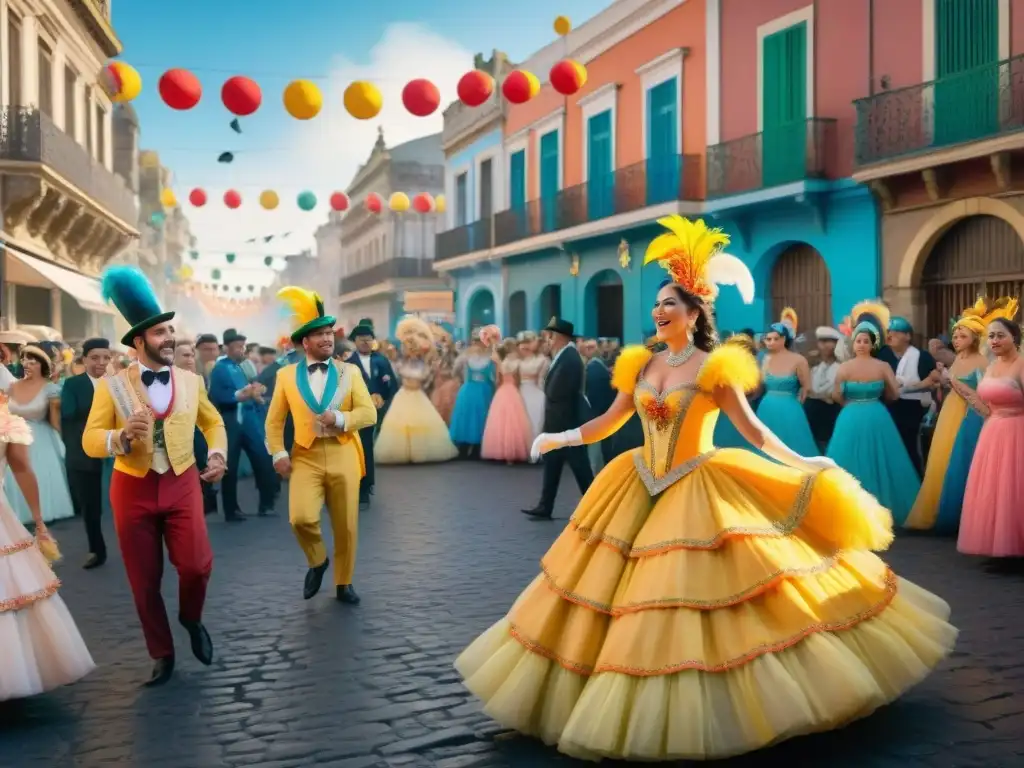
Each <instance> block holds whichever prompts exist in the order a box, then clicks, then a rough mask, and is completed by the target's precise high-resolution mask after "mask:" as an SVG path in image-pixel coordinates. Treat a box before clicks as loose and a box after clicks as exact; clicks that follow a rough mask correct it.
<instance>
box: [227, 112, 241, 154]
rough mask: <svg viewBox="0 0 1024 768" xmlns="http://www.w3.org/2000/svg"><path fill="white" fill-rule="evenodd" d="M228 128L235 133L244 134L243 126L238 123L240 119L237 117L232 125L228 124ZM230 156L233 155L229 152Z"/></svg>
mask: <svg viewBox="0 0 1024 768" xmlns="http://www.w3.org/2000/svg"><path fill="white" fill-rule="evenodd" d="M228 126H229V127H230V128H231V130H232V131H234V132H235V133H241V132H242V124H241V123H240V122H238V118H237V117H236V118H235V119H234V120H232V121H231V122H230V123H228ZM228 154H231V153H230V152H229V153H228Z"/></svg>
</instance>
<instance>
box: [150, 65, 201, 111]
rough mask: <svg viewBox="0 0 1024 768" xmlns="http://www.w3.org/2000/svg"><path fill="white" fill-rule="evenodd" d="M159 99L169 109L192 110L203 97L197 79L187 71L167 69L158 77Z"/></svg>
mask: <svg viewBox="0 0 1024 768" xmlns="http://www.w3.org/2000/svg"><path fill="white" fill-rule="evenodd" d="M157 90H159V91H160V98H161V99H163V100H164V104H166V105H167V106H168V107H170V108H171V109H178V110H186V109H192V107H194V106H195V105H196V104H198V103H199V100H200V99H201V98H202V97H203V86H202V83H200V82H199V78H197V77H196V76H195V75H193V74H192V73H191V72H189V71H188V70H187V69H169V70H167V71H166V72H164V73H163V74H162V75H161V76H160V82H159V83H157Z"/></svg>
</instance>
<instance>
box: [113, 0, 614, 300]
mask: <svg viewBox="0 0 1024 768" xmlns="http://www.w3.org/2000/svg"><path fill="white" fill-rule="evenodd" d="M610 1H611V0H559V2H558V4H557V5H556V4H552V3H550V2H547V1H546V0H515V2H506V1H499V2H480V3H466V2H457V1H456V0H428V1H427V2H415V3H414V2H409V0H392V2H356V1H355V0H301V1H298V2H296V1H293V2H287V1H286V0H218V2H210V0H175V2H165V3H155V2H145V1H142V0H121V1H120V2H115V3H114V4H113V15H114V19H113V21H114V26H115V28H116V30H117V32H118V35H119V36H120V37H121V39H122V41H123V43H124V53H123V54H122V56H121V57H120V58H122V59H123V60H124V61H126V62H127V63H129V64H132V65H133V66H134V67H136V69H138V70H139V73H140V74H141V75H142V79H143V92H142V95H141V96H140V97H139V98H138V99H137V100H136V102H135V104H134V106H135V108H136V110H137V111H138V114H139V121H140V125H141V131H142V138H141V142H142V146H143V147H144V148H146V149H154V150H157V151H158V152H159V153H160V156H161V160H162V162H163V164H164V165H165V166H167V167H169V168H170V169H171V170H172V171H173V172H174V175H175V181H174V190H175V192H176V194H177V197H178V199H179V202H180V203H181V204H182V205H183V207H184V211H185V213H186V214H187V215H188V217H189V219H190V221H191V223H192V228H193V231H194V232H195V234H196V235H197V237H198V238H199V250H200V251H201V253H203V257H202V259H201V260H200V261H199V263H198V266H199V269H198V272H199V273H200V274H197V277H198V278H199V279H203V274H202V273H203V272H204V271H207V270H208V269H212V268H213V267H218V268H221V270H222V272H224V273H225V274H224V279H225V281H230V280H231V276H230V275H228V274H227V273H228V272H229V271H231V268H229V267H227V266H226V264H225V263H224V259H223V258H222V254H223V253H225V252H228V251H233V252H236V253H237V254H239V257H238V260H237V261H236V265H237V266H238V267H239V268H241V269H243V270H244V271H245V272H246V273H247V274H246V276H245V279H246V281H248V282H256V283H258V284H265V283H267V282H269V280H270V277H271V275H269V274H267V273H263V274H262V275H260V274H252V273H251V272H250V270H251V269H252V268H253V267H262V258H263V256H264V255H268V254H270V255H272V254H273V253H282V252H288V250H289V249H298V248H300V247H306V246H309V245H311V244H312V233H313V231H314V230H315V229H316V227H317V226H319V225H320V224H321V223H323V222H324V221H325V219H326V212H327V210H328V208H327V198H328V197H329V195H330V193H331V192H332V191H334V190H337V189H344V188H345V186H347V184H348V182H349V181H350V179H351V177H352V174H353V173H354V172H355V170H356V168H357V167H358V165H359V163H360V162H362V161H363V160H364V159H365V158H366V156H367V154H368V153H369V151H370V149H371V147H372V146H373V142H374V140H375V138H376V133H377V127H378V125H379V126H382V127H383V129H384V136H385V140H386V141H387V143H388V144H389V145H394V144H397V143H401V142H403V141H407V140H409V139H412V138H416V137H417V136H422V135H426V134H429V133H432V132H435V131H439V130H440V129H441V110H440V109H439V110H438V111H437V113H436V114H435V115H433V116H431V117H429V118H416V117H413V116H411V115H409V114H408V113H407V112H405V110H404V108H403V107H402V105H401V102H400V98H399V94H400V93H401V89H402V87H403V86H404V84H405V83H406V82H407V81H408V80H411V79H414V78H416V77H427V78H429V79H431V80H433V81H434V82H435V83H436V84H437V86H438V88H439V89H440V90H441V95H442V108H443V106H444V105H445V104H446V103H448V102H449V101H451V100H453V99H454V97H455V84H456V82H457V81H458V78H459V76H461V74H462V73H464V72H465V71H467V70H469V69H470V68H471V67H472V55H473V53H476V52H482V53H484V54H485V55H488V56H489V55H490V51H491V49H492V48H497V49H499V50H503V51H505V52H506V53H508V54H509V56H510V57H511V58H512V59H513V60H514V61H516V60H522V59H525V58H526V57H528V56H529V55H530V54H531V53H533V52H534V51H536V50H537V49H539V48H541V47H543V46H544V45H546V44H547V43H549V42H551V40H553V39H554V37H555V34H554V32H553V30H552V23H553V22H554V18H555V16H557V15H559V14H562V15H565V16H568V17H569V18H570V19H571V20H572V22H573V24H574V25H578V24H580V23H582V22H583V21H585V20H586V19H587V18H589V17H591V16H593V15H594V14H596V13H597V12H598V11H600V10H601V9H602V8H604V7H606V6H607V5H608V4H609V3H610ZM172 67H183V68H186V69H190V70H192V71H193V72H194V73H195V74H196V76H197V77H199V79H200V80H201V81H202V83H203V89H204V90H203V100H202V102H200V104H199V106H197V107H196V108H195V109H193V110H191V111H188V112H175V111H173V110H171V109H170V108H168V107H167V106H165V105H164V104H163V102H162V101H161V100H160V97H159V94H158V92H157V81H158V80H159V78H160V75H161V74H162V73H163V72H164V71H166V70H167V69H170V68H172ZM235 74H240V75H246V76H248V77H252V78H253V79H254V80H256V81H257V82H258V83H259V84H260V86H261V88H262V90H263V106H262V108H261V109H260V111H258V112H257V113H256V114H255V115H252V116H251V117H247V118H243V119H242V129H243V133H242V135H238V134H235V133H234V132H233V131H231V129H230V128H229V127H228V123H229V122H230V120H231V117H232V116H231V115H230V114H229V113H228V112H227V110H226V109H225V108H224V107H223V105H222V104H221V102H220V87H221V84H222V83H223V81H224V80H226V79H227V78H228V77H230V76H232V75H235ZM538 74H541V73H538ZM297 78H305V79H309V80H313V81H314V82H316V83H317V84H318V85H319V86H320V87H321V90H322V91H323V92H324V101H325V104H324V109H323V111H322V112H321V113H320V115H319V116H318V117H317V118H315V119H314V120H311V121H308V122H300V121H296V120H293V119H292V118H290V117H289V116H288V115H287V114H286V113H285V111H284V108H283V106H282V104H281V92H282V91H283V89H284V87H285V85H287V83H288V82H289V81H291V80H293V79H297ZM355 79H367V80H371V81H373V82H375V83H376V84H377V86H378V87H379V88H380V90H381V92H382V93H383V95H384V102H385V104H384V109H383V111H382V112H381V114H380V115H379V116H378V118H376V119H375V120H372V121H367V122H359V121H356V120H354V119H352V118H351V117H349V116H348V115H347V113H345V111H344V109H343V108H342V106H341V93H342V91H343V90H344V88H345V86H346V85H347V84H348V83H349V82H351V81H352V80H355ZM225 150H230V151H233V152H235V153H236V157H235V161H234V163H232V164H231V165H223V164H219V163H217V162H216V159H217V155H218V154H219V153H220V152H222V151H225ZM197 186H198V187H203V188H204V189H206V190H207V193H208V195H209V197H210V202H209V203H208V204H207V205H206V206H205V207H204V208H203V209H199V210H197V209H195V208H193V207H192V206H190V205H189V204H188V202H187V197H188V192H189V190H190V189H192V188H193V187H197ZM230 187H233V188H235V189H238V190H239V191H240V192H241V193H242V195H243V200H244V202H243V205H242V208H240V209H238V210H235V211H230V210H228V209H226V208H225V207H224V205H223V203H222V202H221V198H222V196H223V192H224V190H226V189H228V188H230ZM263 189H273V190H275V191H277V192H278V194H279V195H280V197H281V205H280V207H279V208H278V210H276V211H273V212H268V211H264V210H263V209H262V208H260V207H259V205H258V203H257V201H256V198H257V197H258V196H259V193H260V192H261V191H262V190H263ZM306 189H308V190H310V191H312V192H314V193H315V194H316V195H317V197H318V199H319V201H320V204H319V206H318V207H317V209H316V210H314V211H312V212H310V213H303V212H300V211H299V210H298V208H297V206H296V205H295V198H296V196H297V195H298V194H299V192H301V191H303V190H306ZM413 192H415V190H410V193H413ZM286 231H292V232H293V233H294V234H293V235H292V236H291V237H290V238H288V240H286V241H282V242H281V244H280V245H279V247H278V250H277V251H267V250H264V249H265V248H266V246H262V245H261V246H260V247H259V248H258V249H255V250H254V247H253V246H247V245H246V244H245V241H246V240H247V239H249V238H252V237H258V236H262V235H268V234H274V233H282V232H286ZM282 249H283V250H282ZM239 278H241V273H240V274H239Z"/></svg>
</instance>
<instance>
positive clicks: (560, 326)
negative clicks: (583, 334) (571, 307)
mask: <svg viewBox="0 0 1024 768" xmlns="http://www.w3.org/2000/svg"><path fill="white" fill-rule="evenodd" d="M544 330H545V331H551V332H552V333H560V334H562V335H563V336H569V337H572V336H575V335H576V333H575V331H576V329H575V328H574V327H573V324H572V323H570V322H569V321H568V320H562V319H561V318H560V317H555V316H554V315H552V317H551V319H550V320H548V324H547V325H546V326H544Z"/></svg>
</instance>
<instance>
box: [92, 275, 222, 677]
mask: <svg viewBox="0 0 1024 768" xmlns="http://www.w3.org/2000/svg"><path fill="white" fill-rule="evenodd" d="M102 287H103V295H104V298H106V299H107V300H109V301H111V302H113V304H114V306H116V307H117V309H118V311H119V312H120V313H121V314H122V315H123V316H124V318H125V320H127V321H128V322H129V323H130V324H131V326H132V327H131V330H129V331H128V333H127V334H125V336H124V338H122V339H121V342H122V343H123V344H124V345H125V346H127V347H130V348H132V349H134V350H135V352H136V355H135V358H136V360H135V362H133V363H132V364H131V365H129V366H128V367H127V368H125V369H123V370H121V371H119V372H118V373H116V374H114V375H112V376H107V377H105V378H103V379H101V380H100V381H99V383H98V384H97V385H96V392H95V394H94V395H93V400H92V408H91V409H90V410H89V418H88V420H87V421H86V424H85V430H84V431H83V433H82V449H83V450H84V451H85V453H86V455H88V456H91V457H92V458H95V459H102V458H106V457H108V456H113V457H114V473H113V476H112V477H111V480H110V506H111V508H112V509H113V513H114V524H115V529H116V531H117V539H118V542H119V544H120V547H121V555H122V557H123V559H124V566H125V571H126V572H127V574H128V583H129V584H130V585H131V589H132V595H133V596H134V598H135V610H136V612H137V613H138V615H139V621H140V622H141V624H142V632H143V635H144V636H145V638H146V647H147V649H148V650H149V655H150V657H151V658H152V659H153V660H154V666H153V674H152V676H151V677H150V679H149V680H148V681H147V682H146V685H147V686H155V685H162V684H163V683H166V682H167V681H168V680H169V679H170V677H171V675H172V673H173V672H174V640H173V638H172V637H171V627H170V623H169V622H168V620H167V610H166V609H165V608H164V601H163V597H162V596H161V594H160V581H161V577H162V576H163V570H164V544H166V545H167V552H168V555H169V557H170V560H171V563H173V564H174V567H175V568H176V569H177V571H178V606H179V607H178V620H179V621H180V622H181V624H182V626H184V627H185V629H186V630H188V633H189V637H190V639H191V644H192V653H193V654H194V655H195V657H196V658H197V659H199V661H201V662H202V663H203V664H206V665H209V664H210V663H211V662H212V661H213V642H212V641H211V639H210V635H209V633H208V632H207V631H206V628H205V627H204V626H203V623H202V618H203V606H204V604H205V602H206V587H207V584H208V582H209V580H210V572H211V570H212V569H213V551H212V549H211V548H210V540H209V537H208V535H207V531H206V518H205V516H204V514H203V492H202V490H201V488H200V484H199V480H200V477H201V478H202V479H203V480H205V481H207V482H210V483H215V482H217V481H218V480H219V479H220V478H221V476H223V474H224V468H225V463H224V456H225V452H226V451H227V435H226V433H225V432H224V422H223V421H222V420H221V417H220V414H219V413H218V412H217V409H216V408H214V407H213V405H212V404H211V403H210V401H209V399H207V397H206V387H205V386H204V385H203V380H202V378H201V377H200V376H198V375H196V374H194V373H190V372H189V371H185V370H183V369H181V368H175V367H173V364H174V343H175V340H174V326H173V325H171V320H173V319H174V313H173V312H163V311H162V310H161V309H160V305H159V302H158V301H157V298H156V295H155V294H154V293H153V287H152V286H151V285H150V283H149V280H148V279H147V278H146V276H145V275H143V274H142V272H140V271H139V270H138V269H136V268H135V267H122V266H119V267H111V268H110V269H108V270H107V271H106V272H105V273H104V275H103V282H102ZM197 426H198V427H199V430H200V431H201V432H202V433H203V436H204V437H205V438H206V444H207V445H208V446H209V457H208V460H207V464H206V469H205V470H204V471H203V473H202V475H200V473H199V470H198V469H197V467H196V457H195V452H194V450H193V444H194V443H193V439H194V437H195V430H196V427H197Z"/></svg>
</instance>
